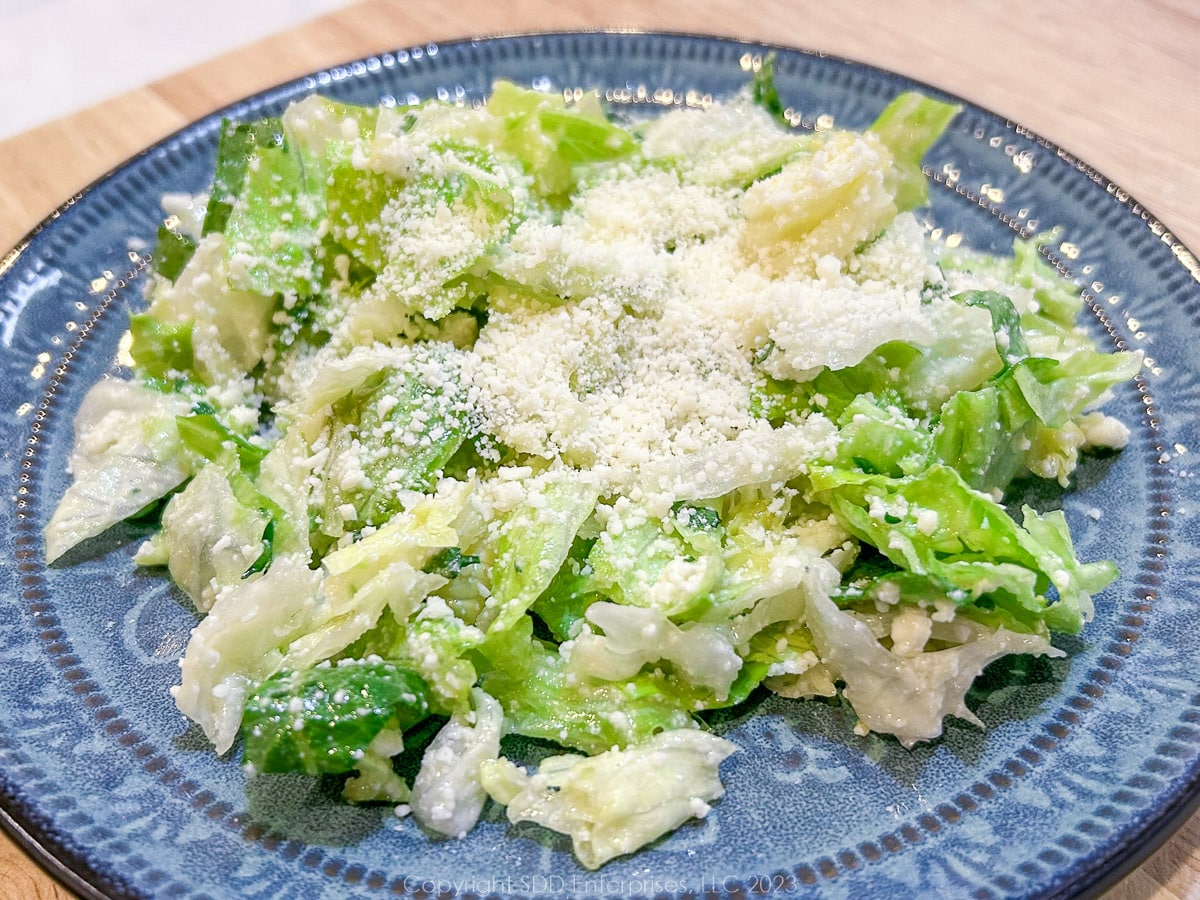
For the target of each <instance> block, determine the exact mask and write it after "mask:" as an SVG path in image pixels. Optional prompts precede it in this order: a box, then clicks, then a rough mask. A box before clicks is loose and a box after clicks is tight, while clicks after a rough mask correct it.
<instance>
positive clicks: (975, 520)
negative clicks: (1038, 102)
mask: <svg viewBox="0 0 1200 900" xmlns="http://www.w3.org/2000/svg"><path fill="white" fill-rule="evenodd" d="M773 66H774V61H773V59H772V58H770V57H768V58H767V59H765V60H764V61H763V62H762V65H761V67H759V68H758V69H757V70H756V72H755V78H754V83H753V84H752V85H749V86H748V87H747V90H746V91H744V92H743V93H742V94H741V95H739V96H737V97H734V98H729V99H726V100H717V101H713V102H709V98H703V99H697V98H694V97H691V96H690V95H689V96H687V97H682V98H680V99H682V100H684V101H685V102H683V103H676V104H675V105H674V106H673V107H672V108H670V109H659V108H658V106H657V105H655V107H654V110H653V111H654V115H650V116H636V115H629V116H627V117H625V118H621V119H618V118H616V117H613V116H610V115H609V114H608V111H607V110H606V109H605V106H604V104H603V102H602V100H601V97H600V95H598V94H595V93H585V92H583V91H578V90H574V89H572V90H564V91H563V92H561V93H558V92H544V91H539V90H532V89H530V88H528V87H524V86H520V85H516V84H509V83H504V82H501V83H498V84H496V85H495V86H494V89H493V91H492V95H491V98H490V100H489V101H488V102H487V103H486V104H483V103H473V102H472V103H468V102H462V103H445V102H440V101H425V102H415V103H407V104H405V103H400V104H388V105H381V106H379V107H377V108H375V107H372V108H368V107H358V106H352V105H347V104H343V103H340V102H337V101H334V100H331V99H328V98H323V97H319V96H313V97H309V98H307V99H305V100H303V101H301V102H299V103H295V104H293V105H291V106H290V107H289V108H288V109H287V110H286V111H285V112H284V113H283V114H282V116H280V117H279V118H273V119H267V120H264V121H261V122H250V123H235V122H227V123H225V124H224V125H223V126H222V129H221V135H220V142H219V148H218V154H217V160H216V170H215V176H214V181H213V185H212V188H211V191H210V192H209V194H208V195H207V196H203V195H202V196H198V197H194V198H187V197H173V198H170V199H164V209H167V210H168V211H169V210H171V209H175V210H177V211H178V213H177V214H178V217H179V218H178V223H177V224H174V223H173V224H171V226H170V228H168V229H166V230H164V231H163V232H162V233H161V234H160V235H159V247H158V249H157V250H156V251H155V257H156V259H155V266H154V269H153V272H152V276H151V278H150V279H149V284H148V286H147V290H146V300H147V303H146V306H145V308H144V309H143V310H140V311H137V312H135V313H134V314H133V315H132V316H131V318H130V325H129V335H128V342H127V346H128V349H129V354H128V357H127V358H124V361H125V362H129V363H131V372H130V376H131V377H130V378H129V379H128V380H120V379H116V378H110V379H106V380H104V381H102V382H100V384H98V385H97V386H96V387H95V388H93V390H92V391H91V392H90V393H89V394H88V395H87V397H86V398H85V399H84V403H83V406H82V408H81V410H80V412H79V415H78V418H77V422H76V436H75V439H76V443H75V447H74V450H73V452H72V455H71V460H70V465H71V468H72V475H73V482H72V484H71V486H70V487H69V488H68V489H67V491H66V493H65V494H64V496H63V498H62V501H61V502H60V504H59V507H58V509H57V510H56V512H55V513H54V515H53V517H52V518H51V520H50V522H49V523H48V525H47V527H46V531H45V538H46V551H47V558H48V559H51V560H53V559H56V558H59V557H60V556H61V555H62V554H63V553H65V552H66V551H68V550H69V549H70V548H72V547H74V546H76V545H77V544H79V543H80V542H82V541H85V540H86V539H87V538H90V537H94V536H96V535H98V534H100V533H101V532H103V531H104V530H105V529H107V528H109V527H110V526H112V525H114V524H116V523H118V522H120V521H122V520H125V519H130V518H133V517H136V516H138V515H139V513H143V512H147V511H153V512H154V513H155V514H156V515H157V514H158V513H160V512H161V515H158V516H157V519H155V518H154V517H152V516H143V517H142V519H141V520H140V522H139V528H140V529H141V530H144V529H146V528H151V529H152V528H154V526H155V525H157V526H158V527H157V529H156V530H155V531H154V533H153V534H152V536H151V537H150V538H149V539H148V540H146V542H145V543H144V544H143V545H142V547H141V549H140V550H139V551H138V553H137V555H136V557H135V559H136V561H137V562H139V563H142V564H146V565H160V566H163V567H165V569H166V571H167V572H169V574H170V576H171V577H172V579H173V580H174V582H175V584H176V585H177V586H178V587H179V588H180V590H181V591H182V592H183V593H184V594H186V595H187V596H188V597H189V598H191V600H192V602H193V604H194V606H195V609H196V612H197V613H198V614H199V616H200V619H199V622H198V624H197V625H196V627H195V629H194V630H193V632H192V634H191V637H190V640H189V643H188V646H187V649H186V651H185V653H184V654H183V658H182V660H181V663H180V666H181V669H180V675H181V681H180V684H179V685H178V686H177V687H176V688H175V690H174V696H175V701H176V704H177V706H178V708H179V709H180V710H181V711H182V712H183V713H184V714H185V715H186V716H187V717H189V718H190V719H192V720H193V721H195V722H196V723H198V725H199V726H200V727H201V729H202V730H203V731H204V733H205V735H206V736H207V737H208V738H209V739H210V740H211V741H212V743H213V745H214V746H215V748H216V750H217V752H218V753H222V754H223V753H226V752H229V751H230V750H231V749H232V748H234V747H235V745H236V744H237V743H238V739H239V737H240V740H241V743H240V748H239V750H240V754H241V758H242V760H243V761H244V762H245V763H247V769H248V770H253V771H257V772H298V773H306V774H308V775H311V776H328V775H337V776H342V777H343V782H344V784H343V789H342V791H343V796H344V797H345V798H346V799H347V800H349V801H351V802H364V803H367V802H386V803H392V804H405V805H406V806H407V808H408V809H411V811H412V813H413V814H414V816H415V819H416V820H417V822H418V823H419V824H420V826H421V828H423V829H424V830H425V831H427V832H429V833H430V834H431V835H441V836H448V837H454V838H459V837H462V836H464V835H466V834H467V833H469V832H470V831H471V829H472V828H474V827H475V824H476V822H477V821H478V820H479V819H480V818H481V816H484V815H485V808H486V804H487V803H488V802H489V800H488V798H489V797H490V798H491V799H492V800H493V801H495V802H497V803H500V804H503V805H505V806H506V807H507V815H508V818H509V820H510V821H512V822H533V823H538V824H540V825H541V826H544V827H546V828H549V829H552V830H555V831H558V832H561V833H563V834H565V835H568V836H570V838H571V841H572V843H573V845H574V847H575V851H576V854H577V855H578V857H579V859H580V861H581V862H582V863H583V864H584V865H586V866H588V867H593V868H594V867H597V866H600V865H603V864H604V863H605V862H607V861H608V860H611V859H613V858H615V857H617V856H620V855H623V854H626V853H630V852H633V851H635V850H637V849H638V848H639V847H642V846H645V845H646V844H647V843H649V842H652V841H654V840H657V839H658V838H659V837H660V836H662V835H664V834H666V833H668V832H669V831H671V830H672V829H674V828H677V827H679V826H680V825H682V824H683V823H685V822H687V821H688V820H690V819H703V818H704V817H705V816H706V815H707V814H708V812H709V810H710V804H711V803H712V802H714V801H715V800H716V799H717V798H719V797H720V796H721V795H722V792H723V787H722V785H721V781H720V777H719V765H720V762H721V761H722V760H723V759H724V758H726V757H727V756H728V755H729V754H730V753H731V752H732V750H733V745H732V744H731V743H730V742H729V741H727V740H726V739H725V738H723V737H721V736H719V735H717V734H713V733H710V732H709V731H708V730H706V729H705V727H704V722H706V721H711V722H713V723H717V722H720V721H723V720H724V719H725V717H716V716H709V715H707V713H708V712H709V711H712V710H718V709H724V708H730V707H740V706H742V704H745V703H746V701H747V699H748V698H749V697H750V696H751V695H752V694H753V693H754V692H756V691H772V692H774V693H776V694H777V695H779V696H782V697H788V698H805V697H832V696H835V695H838V694H839V693H840V695H841V696H842V698H843V699H844V700H845V701H846V702H847V703H848V704H849V705H850V706H851V707H852V708H853V710H854V712H855V714H856V715H857V717H858V720H859V723H858V728H857V729H856V730H857V731H859V732H860V733H861V732H864V731H868V730H869V731H879V732H882V733H886V734H890V735H893V736H894V737H895V738H896V739H897V740H898V741H899V742H900V743H901V744H903V745H904V746H911V745H912V744H914V743H915V742H918V741H925V740H933V739H936V738H937V737H938V736H939V735H940V734H941V733H942V729H943V727H944V721H945V719H946V717H948V716H953V717H958V718H960V719H963V720H965V721H967V722H975V723H976V724H978V722H977V720H976V719H975V717H974V715H973V713H972V712H971V710H970V708H969V707H968V705H967V699H966V698H967V691H968V688H969V687H970V685H971V683H972V681H973V680H974V679H975V678H976V676H978V675H979V673H980V672H981V671H982V670H983V668H984V667H985V666H987V665H988V664H989V663H990V662H991V661H992V660H995V659H997V658H998V657H1000V656H1003V655H1006V654H1014V653H1015V654H1032V655H1043V656H1053V655H1057V654H1058V653H1059V651H1058V650H1057V649H1055V647H1054V645H1053V643H1052V640H1053V638H1054V636H1055V634H1057V633H1068V634H1074V633H1077V632H1078V631H1080V630H1081V629H1082V628H1083V627H1084V625H1085V623H1086V622H1087V621H1088V620H1089V619H1090V618H1091V617H1092V616H1093V614H1094V603H1095V599H1094V598H1096V596H1097V595H1098V594H1099V593H1100V592H1101V591H1102V590H1104V588H1105V586H1106V585H1108V584H1109V583H1110V582H1111V581H1112V580H1113V579H1114V578H1115V577H1116V571H1115V569H1114V567H1113V566H1112V565H1111V564H1110V563H1107V562H1103V561H1090V560H1081V559H1079V558H1078V557H1077V555H1076V552H1075V548H1074V546H1073V544H1072V539H1071V535H1070V532H1069V529H1068V527H1067V519H1066V516H1065V515H1064V514H1063V512H1061V511H1058V510H1052V511H1049V512H1046V511H1042V510H1035V509H1033V508H1031V507H1029V506H1023V507H1021V508H1019V509H1018V508H1016V506H1015V504H1006V502H1005V492H1006V491H1008V490H1009V488H1010V486H1011V485H1012V484H1013V482H1014V480H1015V479H1017V478H1023V477H1026V476H1034V477H1039V478H1044V479H1047V480H1048V481H1050V482H1051V483H1052V484H1056V485H1058V486H1059V487H1061V488H1062V489H1064V490H1066V489H1069V487H1070V485H1071V482H1072V478H1073V476H1074V473H1075V471H1076V468H1077V466H1078V464H1079V461H1080V458H1081V455H1082V454H1085V453H1087V452H1089V451H1090V450H1093V449H1118V448H1120V447H1121V446H1122V445H1123V444H1124V442H1125V440H1126V439H1127V436H1128V431H1127V430H1126V429H1125V428H1124V426H1123V425H1121V424H1120V423H1119V422H1117V421H1116V419H1114V418H1112V417H1111V416H1109V415H1108V414H1107V413H1106V412H1105V411H1104V409H1103V406H1104V404H1105V403H1106V402H1107V401H1108V400H1109V399H1110V396H1111V395H1112V394H1113V393H1114V392H1115V391H1117V390H1120V387H1119V386H1120V385H1121V384H1122V383H1123V382H1125V381H1127V380H1128V379H1129V378H1131V377H1132V376H1133V375H1134V374H1135V373H1136V372H1137V371H1138V368H1139V367H1140V366H1141V365H1142V360H1141V359H1140V357H1139V356H1137V355H1134V354H1128V353H1108V352H1104V351H1105V349H1106V348H1102V347H1101V346H1099V344H1098V343H1097V342H1096V341H1095V340H1094V339H1093V338H1092V336H1091V335H1089V333H1088V332H1087V331H1086V329H1082V328H1077V327H1076V324H1075V320H1076V318H1077V316H1078V315H1079V312H1080V302H1079V292H1078V291H1077V290H1076V289H1075V287H1074V286H1073V285H1072V284H1071V283H1070V282H1068V281H1067V280H1065V279H1063V278H1061V277H1060V276H1059V275H1058V273H1057V272H1055V271H1054V270H1053V268H1052V267H1050V266H1049V265H1048V264H1047V263H1046V262H1045V261H1044V260H1042V259H1041V256H1040V252H1039V247H1040V246H1041V244H1042V243H1043V242H1045V241H1048V240H1050V239H1051V237H1052V236H1041V237H1040V238H1036V239H1034V240H1032V241H1017V242H1016V243H1015V245H1014V248H1013V253H1012V255H1011V256H1005V257H997V256H992V255H988V254H981V253H976V252H973V251H968V250H964V249H961V248H948V247H937V246H935V245H934V243H933V242H931V241H930V240H929V238H928V235H927V234H925V233H924V230H923V228H924V226H923V224H922V220H921V218H920V217H918V215H916V214H915V213H914V212H913V211H914V210H915V208H916V207H918V206H920V205H921V204H922V203H924V202H925V200H926V197H927V179H926V178H925V176H924V174H923V170H922V165H923V160H924V159H925V157H926V156H927V154H928V152H929V151H930V148H931V147H933V146H934V145H935V143H936V142H937V141H938V139H939V136H940V135H942V134H943V133H944V131H945V129H946V128H948V127H952V122H953V120H954V117H955V114H956V111H957V109H956V107H954V106H952V105H950V104H947V103H944V102H942V101H940V100H935V99H932V98H928V97H922V96H920V95H917V94H903V95H901V96H899V97H897V98H895V100H894V101H893V102H892V103H890V104H889V105H888V106H887V107H886V109H884V111H883V112H882V113H881V114H880V115H879V117H878V118H877V120H876V121H875V122H874V124H873V125H871V126H870V127H869V128H868V129H866V130H865V131H862V132H854V131H850V130H847V129H844V128H841V127H836V128H824V127H822V128H818V129H816V130H812V131H810V130H807V129H805V128H803V127H800V123H799V121H798V119H799V117H798V116H797V115H795V114H794V112H793V111H792V110H791V109H790V108H789V107H788V106H787V105H786V104H787V102H788V100H789V98H787V97H785V96H782V95H781V93H780V91H779V90H778V89H777V88H776V85H775V83H774V68H773ZM752 68H754V67H753V66H752ZM693 107H699V108H693ZM635 111H636V110H635ZM168 221H170V220H168ZM172 229H174V230H172ZM745 709H747V711H748V710H749V707H745ZM741 714H742V710H741V709H739V710H738V712H737V713H736V715H741ZM714 727H716V728H717V729H718V730H720V727H722V726H718V725H715V724H714ZM506 735H511V736H514V738H524V739H528V740H526V741H522V740H517V739H514V740H511V741H505V742H504V744H503V749H502V740H503V739H504V738H505V736H506ZM529 741H532V742H534V743H535V744H536V743H546V744H550V745H552V746H554V747H558V748H562V750H563V751H564V752H565V755H554V751H551V755H550V756H549V757H548V758H545V759H543V760H542V762H541V765H540V767H539V768H538V770H537V771H535V772H530V771H526V770H524V769H522V768H520V767H519V765H518V763H519V762H521V760H518V759H515V758H514V759H513V760H511V761H510V760H509V759H506V758H505V757H504V756H503V755H502V754H503V753H504V752H506V751H510V750H511V749H512V748H515V747H528V746H530V744H529ZM402 754H403V755H402ZM418 758H419V759H420V765H419V769H418V771H417V772H416V775H415V778H414V779H413V780H412V783H411V785H410V784H409V782H408V780H406V779H407V778H408V773H409V772H410V767H411V766H412V765H413V764H414V763H415V761H416V760H417V759H418ZM398 812H403V809H398Z"/></svg>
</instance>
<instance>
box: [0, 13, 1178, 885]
mask: <svg viewBox="0 0 1200 900" xmlns="http://www.w3.org/2000/svg"><path fill="white" fill-rule="evenodd" d="M621 27H635V28H645V29H662V30H675V31H688V32H697V33H714V34H726V35H730V36H735V37H745V38H753V39H758V40H764V41H771V42H775V43H781V44H790V45H794V46H799V47H804V48H808V49H813V50H820V51H823V52H827V53H830V54H833V55H838V56H845V57H848V58H851V59H855V60H859V61H863V62H868V63H872V64H874V65H878V66H882V67H885V68H889V69H893V70H895V71H898V72H902V73H904V74H906V75H910V76H913V77H916V78H918V79H921V80H924V81H926V82H929V83H931V84H934V85H936V86H939V87H943V88H946V89H948V90H951V91H954V92H956V93H958V94H960V95H962V96H964V97H966V98H967V99H969V100H972V101H974V102H976V103H979V104H981V105H983V106H985V107H987V108H990V109H992V110H993V111H995V112H998V113H1000V114H1002V115H1005V116H1008V117H1010V118H1012V119H1013V120H1015V121H1018V122H1021V123H1022V124H1024V125H1026V126H1028V127H1029V128H1031V129H1033V130H1034V131H1035V132H1037V133H1039V134H1041V135H1042V136H1044V137H1046V138H1048V139H1049V140H1051V141H1053V142H1055V143H1057V144H1059V145H1060V146H1062V147H1064V148H1066V149H1068V150H1070V151H1072V152H1074V153H1076V154H1077V155H1079V156H1081V157H1082V158H1083V159H1085V160H1086V161H1087V162H1088V163H1090V164H1091V165H1092V166H1094V167H1095V168H1096V169H1098V170H1099V171H1100V172H1102V173H1104V175H1106V176H1107V177H1108V178H1111V179H1113V180H1114V181H1115V182H1117V183H1118V184H1120V185H1121V186H1122V187H1124V188H1125V189H1126V190H1128V191H1129V192H1130V193H1131V194H1132V195H1133V196H1134V197H1135V198H1137V199H1138V200H1139V201H1141V202H1142V203H1143V204H1144V205H1145V206H1146V207H1147V208H1148V209H1150V210H1151V211H1153V213H1154V214H1155V215H1156V216H1157V217H1158V218H1159V219H1160V220H1162V221H1163V222H1164V223H1165V224H1166V226H1167V227H1168V228H1169V229H1171V230H1172V231H1173V232H1174V233H1175V234H1176V235H1177V236H1179V237H1180V238H1181V239H1182V240H1183V241H1184V243H1185V244H1187V245H1188V246H1189V247H1190V248H1191V249H1192V250H1193V251H1200V215H1197V214H1196V213H1195V204H1196V203H1198V202H1200V53H1198V51H1200V5H1197V4H1194V3H1192V2H1191V0H1128V2H1127V0H1072V2H1045V0H1006V2H1004V3H998V2H996V3H989V2H986V0H964V2H957V3H954V4H934V3H932V2H920V0H877V2H859V3H856V4H853V5H851V4H842V3H831V2H829V0H817V2H813V0H792V2H787V0H756V2H754V3H748V2H746V3H739V2H734V0H692V2H690V3H686V4H683V3H681V4H673V3H671V4H668V3H646V2H638V0H519V2H514V3H499V2H483V0H463V2H456V3H451V2H446V0H441V2H435V0H364V2H359V3H356V4H354V5H352V6H350V7H348V8H346V9H344V10H342V11H340V12H337V13H335V14H332V15H329V16H326V17H324V18H322V19H318V20H316V21H313V22H310V23H308V24H305V25H302V26H300V27H298V28H295V29H293V30H291V31H288V32H285V33H282V34H279V35H277V36H275V37H272V38H269V39H267V40H265V41H262V42H259V43H257V44H254V45H252V46H249V47H246V48H244V49H242V50H238V51H235V52H233V53H230V54H228V55H226V56H223V57H221V58H219V59H216V60H212V61H211V62H208V63H205V64H202V65H200V66H197V67H195V68H193V69H189V70H188V71H185V72H182V73H179V74H177V75H174V76H171V77H169V78H165V79H163V80H161V81H158V82H155V83H153V84H149V85H146V86H144V87H141V88H138V89H136V90H133V91H130V92H128V93H126V94H123V95H121V96H119V97H117V98H115V99H112V100H109V101H107V102H104V103H102V104H100V105H98V106H95V107H93V108H91V109H88V110H85V111H83V112H81V113H78V114H76V115H72V116H68V117H66V118H64V119H61V120H59V121H55V122H51V123H49V124H47V125H44V126H41V127H39V128H36V129H34V130H32V131H29V132H26V133H24V134H20V135H17V136H16V137H13V138H10V139H8V140H5V141H0V255H2V254H3V251H4V250H5V249H6V248H8V247H11V246H14V245H16V244H17V243H18V242H19V241H20V240H21V238H22V236H23V235H24V234H26V233H27V232H28V231H29V230H30V229H32V228H33V227H34V226H35V225H37V224H38V222H39V221H41V219H43V218H44V217H45V216H46V215H47V214H49V213H50V212H52V211H53V210H54V209H55V208H56V207H57V206H58V205H59V204H60V203H62V202H63V201H65V200H66V199H68V198H69V197H70V196H71V195H72V194H74V193H75V192H77V191H79V190H80V189H81V188H83V187H84V186H85V185H87V184H88V183H90V182H91V181H92V180H94V179H95V178H97V177H99V176H101V175H103V174H104V173H105V172H106V171H108V170H109V169H111V168H112V167H113V166H115V165H117V164H118V163H120V162H121V161H123V160H124V159H125V158H127V157H128V156H130V155H132V154H133V153H135V152H136V151H137V150H139V149H141V148H142V147H144V146H146V145H148V144H150V143H152V142H154V141H156V140H157V139H159V138H161V137H163V136H165V135H167V134H169V133H170V132H172V131H174V130H176V129H178V128H180V127H182V126H184V125H186V124H188V123H189V122H191V121H192V120H194V119H196V118H198V117H200V116H201V115H203V114H205V113H208V112H211V111H212V110H214V109H216V108H218V107H220V106H223V105H224V104H226V103H228V102H230V101H232V100H235V99H238V98H239V97H242V96H244V95H247V94H250V93H253V92H255V91H258V90H260V89H262V88H266V87H269V86H271V85H273V84H277V83H279V82H282V81H285V80H288V79H291V78H293V77H296V76H299V75H302V74H304V73H306V72H309V71H313V70H316V69H320V68H324V67H326V66H330V65H335V64H337V63H340V62H345V61H348V60H350V59H354V58H358V57H362V56H367V55H370V54H373V53H379V52H382V51H386V50H394V49H397V48H401V47H409V46H413V45H417V44H424V43H426V42H429V41H439V40H448V39H452V38H457V37H465V36H474V35H488V34H498V33H511V32H519V31H530V30H553V29H580V28H621ZM112 64H114V65H118V64H119V61H116V60H114V61H112ZM67 896H70V895H69V894H68V893H67V892H66V891H65V890H64V889H63V888H62V887H61V886H60V885H58V884H57V883H56V882H55V881H54V880H53V879H52V878H50V877H49V876H48V875H46V874H45V873H44V872H43V871H42V870H41V869H40V868H39V867H38V865H37V864H36V863H35V862H34V861H33V860H32V859H30V858H29V857H28V856H26V855H25V853H24V852H23V851H22V850H21V849H20V848H19V847H18V846H17V845H16V844H14V843H13V842H12V841H11V840H9V839H8V837H7V836H5V835H3V834H0V897H3V898H32V897H39V898H46V897H67ZM1148 897H1153V898H1158V900H1167V898H1183V897H1200V815H1198V816H1197V817H1194V818H1193V819H1192V820H1191V821H1189V822H1188V823H1186V824H1185V825H1184V827H1183V828H1182V829H1181V830H1180V831H1179V832H1178V833H1177V834H1176V836H1175V837H1174V838H1173V839H1172V840H1170V841H1169V842H1168V843H1167V844H1166V845H1164V846H1163V847H1162V848H1161V849H1160V850H1159V851H1158V852H1157V853H1155V854H1154V855H1153V856H1152V857H1151V858H1150V859H1148V860H1147V861H1146V862H1144V863H1143V864H1142V865H1141V866H1140V867H1139V868H1138V869H1137V870H1135V871H1134V872H1133V873H1132V874H1131V875H1129V876H1128V877H1127V878H1126V879H1125V880H1124V881H1123V882H1122V883H1121V884H1120V885H1118V886H1117V887H1116V888H1114V889H1113V890H1112V891H1111V892H1110V894H1109V895H1108V900H1132V898H1148Z"/></svg>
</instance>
